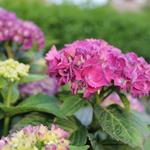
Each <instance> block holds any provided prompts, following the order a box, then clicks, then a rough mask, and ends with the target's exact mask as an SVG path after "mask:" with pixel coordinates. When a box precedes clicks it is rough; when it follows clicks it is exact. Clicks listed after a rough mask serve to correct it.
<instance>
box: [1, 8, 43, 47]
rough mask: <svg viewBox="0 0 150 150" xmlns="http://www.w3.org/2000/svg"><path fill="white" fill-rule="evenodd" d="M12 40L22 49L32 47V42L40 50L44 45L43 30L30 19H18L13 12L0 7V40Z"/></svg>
mask: <svg viewBox="0 0 150 150" xmlns="http://www.w3.org/2000/svg"><path fill="white" fill-rule="evenodd" d="M1 41H12V42H16V43H18V44H20V45H21V46H22V48H23V49H25V50H27V49H30V48H32V46H33V45H34V44H36V45H37V47H38V49H39V50H41V49H43V48H44V46H45V39H44V35H43V32H42V31H41V30H40V28H39V27H38V26H36V25H35V24H34V23H32V22H30V21H23V20H21V19H18V18H17V17H16V15H15V13H12V12H8V11H6V10H4V9H2V8H0V42H1Z"/></svg>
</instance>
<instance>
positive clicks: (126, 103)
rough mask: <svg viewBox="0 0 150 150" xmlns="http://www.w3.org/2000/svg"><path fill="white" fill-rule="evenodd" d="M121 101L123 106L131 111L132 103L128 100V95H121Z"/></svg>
mask: <svg viewBox="0 0 150 150" xmlns="http://www.w3.org/2000/svg"><path fill="white" fill-rule="evenodd" d="M119 96H120V99H121V101H122V103H123V105H124V106H125V108H127V109H129V108H130V102H129V100H128V99H127V97H126V95H125V94H123V93H119Z"/></svg>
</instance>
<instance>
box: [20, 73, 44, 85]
mask: <svg viewBox="0 0 150 150" xmlns="http://www.w3.org/2000/svg"><path fill="white" fill-rule="evenodd" d="M45 78H46V76H45V75H40V74H29V75H28V76H26V77H24V78H22V79H21V80H20V83H29V82H34V81H39V80H43V79H45Z"/></svg>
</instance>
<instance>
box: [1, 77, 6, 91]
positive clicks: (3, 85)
mask: <svg viewBox="0 0 150 150" xmlns="http://www.w3.org/2000/svg"><path fill="white" fill-rule="evenodd" d="M6 85H7V81H6V80H5V79H4V78H2V77H0V89H2V88H3V87H5V86H6Z"/></svg>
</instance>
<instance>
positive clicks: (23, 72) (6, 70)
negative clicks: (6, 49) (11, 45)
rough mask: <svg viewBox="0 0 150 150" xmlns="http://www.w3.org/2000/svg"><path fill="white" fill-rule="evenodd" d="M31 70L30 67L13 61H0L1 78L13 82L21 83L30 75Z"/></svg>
mask: <svg viewBox="0 0 150 150" xmlns="http://www.w3.org/2000/svg"><path fill="white" fill-rule="evenodd" d="M29 68H30V66H29V65H25V64H23V63H19V62H18V61H15V60H13V59H8V60H6V61H0V77H3V78H5V79H6V80H8V81H11V82H14V81H19V80H20V79H21V78H22V77H24V76H27V75H28V72H29Z"/></svg>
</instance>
